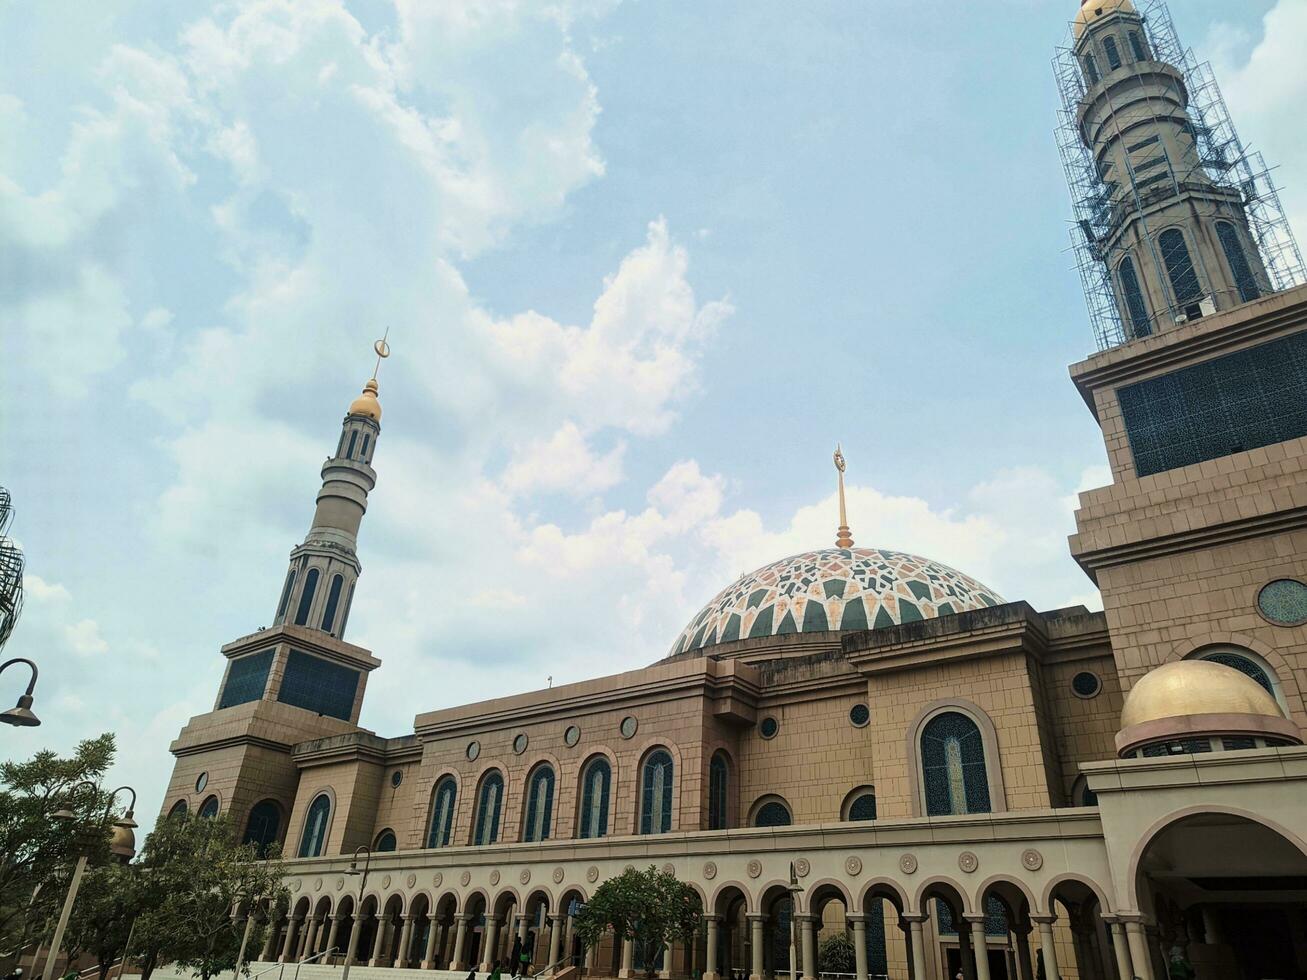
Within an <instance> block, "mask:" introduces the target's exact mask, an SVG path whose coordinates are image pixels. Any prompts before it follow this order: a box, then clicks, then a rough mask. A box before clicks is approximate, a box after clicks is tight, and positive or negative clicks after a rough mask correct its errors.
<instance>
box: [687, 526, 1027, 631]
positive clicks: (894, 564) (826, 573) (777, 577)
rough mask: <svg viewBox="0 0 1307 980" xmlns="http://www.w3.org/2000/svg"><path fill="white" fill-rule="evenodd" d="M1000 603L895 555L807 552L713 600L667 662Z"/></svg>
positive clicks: (941, 569)
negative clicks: (736, 643)
mask: <svg viewBox="0 0 1307 980" xmlns="http://www.w3.org/2000/svg"><path fill="white" fill-rule="evenodd" d="M1003 601H1004V600H1003V599H1002V598H1001V597H1000V596H999V594H998V593H997V592H995V591H994V590H993V589H991V588H988V587H987V586H984V585H981V584H980V583H979V582H977V581H976V580H975V579H973V578H970V577H969V576H966V575H963V574H962V573H961V572H959V571H956V570H954V569H952V568H949V567H948V566H947V565H941V564H940V563H939V562H934V561H931V560H930V559H928V558H918V557H917V556H916V555H907V554H904V553H903V552H901V551H882V550H880V549H879V548H825V549H823V550H821V551H805V552H804V553H803V554H801V555H793V556H791V557H789V558H782V559H781V560H780V561H776V562H772V563H771V564H770V565H764V566H763V567H762V568H760V569H758V570H757V571H756V572H753V573H751V574H749V575H743V576H741V577H740V578H738V579H737V580H736V581H734V582H732V583H731V584H730V585H728V586H727V587H726V588H725V589H723V590H722V591H721V592H719V593H718V594H717V596H716V597H715V598H714V599H713V600H712V602H710V603H708V605H706V606H704V607H703V610H702V611H701V612H700V613H699V615H697V616H695V617H694V619H692V620H690V625H688V626H687V627H685V629H684V631H682V633H681V635H680V636H678V637H677V638H676V642H675V643H673V644H672V650H671V656H675V655H676V654H678V653H685V652H687V651H689V650H699V649H701V648H703V647H708V646H712V645H713V644H715V643H727V642H730V641H731V640H743V639H752V638H754V637H765V636H777V635H779V634H781V633H815V632H821V631H823V630H865V629H880V628H882V627H884V626H897V625H898V624H899V623H910V622H914V621H916V620H922V619H930V618H931V617H934V616H947V615H949V614H951V613H960V612H966V611H967V610H969V609H983V608H985V607H986V606H997V605H1000V604H1002V603H1003Z"/></svg>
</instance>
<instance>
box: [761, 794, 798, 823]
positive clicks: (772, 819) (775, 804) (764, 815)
mask: <svg viewBox="0 0 1307 980" xmlns="http://www.w3.org/2000/svg"><path fill="white" fill-rule="evenodd" d="M793 822H794V821H793V820H792V819H791V818H790V808H789V807H787V806H786V805H785V804H784V803H782V802H781V801H780V800H768V801H767V802H766V803H764V804H763V805H762V806H760V807H758V812H757V813H755V814H754V815H753V825H754V826H755V827H788V826H789V825H790V824H792V823H793Z"/></svg>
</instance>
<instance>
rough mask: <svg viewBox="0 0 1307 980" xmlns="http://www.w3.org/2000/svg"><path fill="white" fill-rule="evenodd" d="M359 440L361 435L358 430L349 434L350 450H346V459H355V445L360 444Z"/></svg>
mask: <svg viewBox="0 0 1307 980" xmlns="http://www.w3.org/2000/svg"><path fill="white" fill-rule="evenodd" d="M358 438H359V434H358V430H357V429H355V430H354V431H353V432H351V433H350V434H349V449H347V450H345V458H346V459H353V458H354V444H355V443H356V442H358Z"/></svg>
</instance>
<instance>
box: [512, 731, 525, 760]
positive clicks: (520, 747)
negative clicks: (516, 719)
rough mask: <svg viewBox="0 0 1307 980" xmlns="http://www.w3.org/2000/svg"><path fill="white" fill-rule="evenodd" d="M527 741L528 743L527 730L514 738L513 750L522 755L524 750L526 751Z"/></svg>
mask: <svg viewBox="0 0 1307 980" xmlns="http://www.w3.org/2000/svg"><path fill="white" fill-rule="evenodd" d="M526 743H527V737H526V732H523V733H522V734H520V735H518V736H517V738H515V739H513V751H514V752H516V753H517V754H518V755H521V754H522V753H523V752H525V751H526Z"/></svg>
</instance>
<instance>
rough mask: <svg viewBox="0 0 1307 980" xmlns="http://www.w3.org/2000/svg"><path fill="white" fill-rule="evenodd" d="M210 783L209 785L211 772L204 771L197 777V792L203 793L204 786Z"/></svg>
mask: <svg viewBox="0 0 1307 980" xmlns="http://www.w3.org/2000/svg"><path fill="white" fill-rule="evenodd" d="M208 785H209V774H208V773H207V772H202V773H200V774H199V775H198V776H196V777H195V792H197V793H203V792H204V787H206V786H208Z"/></svg>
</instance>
